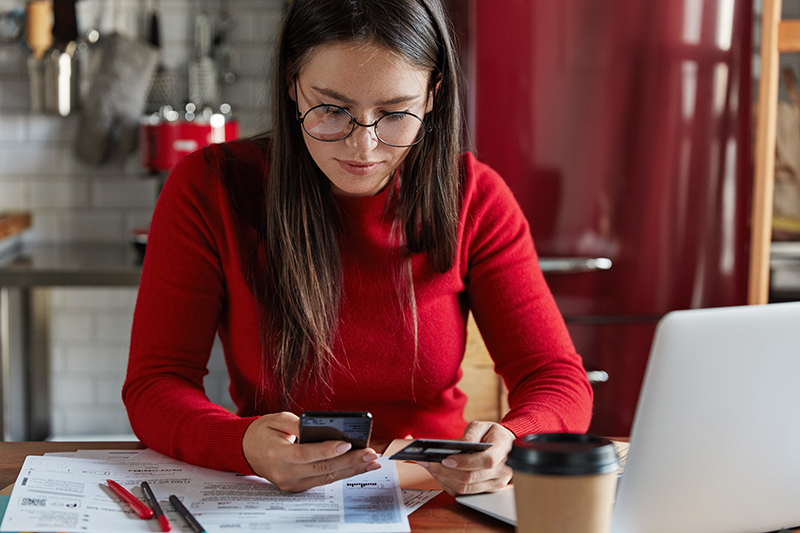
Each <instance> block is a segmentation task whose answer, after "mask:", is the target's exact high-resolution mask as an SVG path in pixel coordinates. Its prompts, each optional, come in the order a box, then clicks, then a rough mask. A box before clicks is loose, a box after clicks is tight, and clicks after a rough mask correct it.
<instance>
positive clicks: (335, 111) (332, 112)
mask: <svg viewBox="0 0 800 533" xmlns="http://www.w3.org/2000/svg"><path fill="white" fill-rule="evenodd" d="M322 110H323V111H324V112H325V115H326V116H328V117H331V118H335V117H339V116H342V115H344V114H346V111H345V110H344V109H342V108H341V107H338V106H332V105H329V106H323V107H322Z"/></svg>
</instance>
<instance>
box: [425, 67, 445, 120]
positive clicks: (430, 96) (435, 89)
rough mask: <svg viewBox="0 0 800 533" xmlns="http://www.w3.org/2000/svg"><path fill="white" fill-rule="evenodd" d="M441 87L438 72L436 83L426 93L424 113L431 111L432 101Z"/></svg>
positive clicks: (440, 77)
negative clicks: (426, 99) (426, 100)
mask: <svg viewBox="0 0 800 533" xmlns="http://www.w3.org/2000/svg"><path fill="white" fill-rule="evenodd" d="M441 87H442V75H441V74H438V75H437V76H436V83H435V84H434V86H433V89H432V90H431V91H430V93H428V104H427V105H426V106H425V113H426V114H427V113H430V112H431V111H433V102H434V101H435V100H436V94H437V93H438V92H439V89H441Z"/></svg>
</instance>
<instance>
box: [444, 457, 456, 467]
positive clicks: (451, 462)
mask: <svg viewBox="0 0 800 533" xmlns="http://www.w3.org/2000/svg"><path fill="white" fill-rule="evenodd" d="M457 465H458V463H456V460H455V459H451V458H449V457H448V458H447V459H444V460H442V466H446V467H447V468H455V467H456V466H457Z"/></svg>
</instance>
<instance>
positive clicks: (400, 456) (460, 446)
mask: <svg viewBox="0 0 800 533" xmlns="http://www.w3.org/2000/svg"><path fill="white" fill-rule="evenodd" d="M491 445H492V443H490V442H464V441H463V440H441V439H417V440H415V441H414V442H412V443H410V444H409V445H408V446H406V447H405V448H403V449H402V450H400V451H399V452H397V453H395V454H394V455H392V456H391V457H389V459H392V460H394V461H428V462H431V463H441V462H442V460H443V459H445V458H446V457H449V456H451V455H456V454H459V453H473V452H482V451H483V450H485V449H487V448H489V447H490V446H491Z"/></svg>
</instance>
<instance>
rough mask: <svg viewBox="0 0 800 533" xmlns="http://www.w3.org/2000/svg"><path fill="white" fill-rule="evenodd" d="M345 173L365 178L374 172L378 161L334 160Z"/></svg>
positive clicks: (378, 163)
mask: <svg viewBox="0 0 800 533" xmlns="http://www.w3.org/2000/svg"><path fill="white" fill-rule="evenodd" d="M336 162H337V163H339V166H341V167H342V168H343V169H344V170H345V171H347V172H349V173H350V174H355V175H356V176H366V175H367V174H369V173H371V172H372V171H374V170H375V169H376V168H378V165H380V162H379V161H344V160H341V159H337V160H336Z"/></svg>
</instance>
